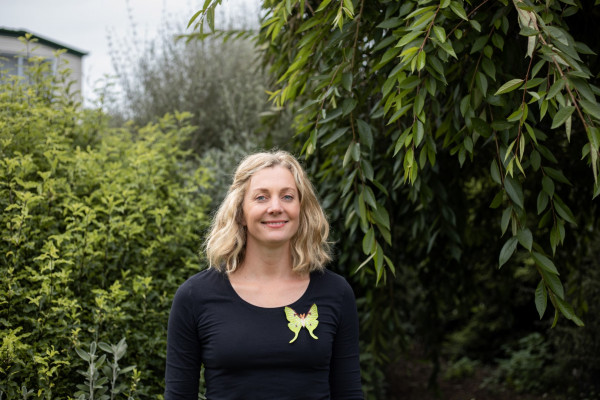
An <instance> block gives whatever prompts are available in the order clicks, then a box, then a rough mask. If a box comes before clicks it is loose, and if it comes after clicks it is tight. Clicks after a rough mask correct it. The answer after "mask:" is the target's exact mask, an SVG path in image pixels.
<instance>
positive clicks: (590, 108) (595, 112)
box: [579, 99, 600, 121]
mask: <svg viewBox="0 0 600 400" xmlns="http://www.w3.org/2000/svg"><path fill="white" fill-rule="evenodd" d="M579 103H580V104H581V106H582V107H583V111H585V112H586V113H588V114H590V115H591V116H592V117H594V118H596V119H597V120H598V121H600V105H598V103H596V102H594V103H592V102H591V101H588V100H585V99H582V100H581V101H580V102H579Z"/></svg>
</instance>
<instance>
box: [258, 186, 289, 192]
mask: <svg viewBox="0 0 600 400" xmlns="http://www.w3.org/2000/svg"><path fill="white" fill-rule="evenodd" d="M269 191H270V189H267V188H261V187H259V188H254V189H252V193H260V192H266V193H268V192H269ZM279 191H280V192H285V191H291V192H297V191H298V190H297V189H296V188H293V187H289V186H286V187H282V188H280V189H279Z"/></svg>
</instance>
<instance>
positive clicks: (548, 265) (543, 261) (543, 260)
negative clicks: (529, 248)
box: [531, 251, 559, 275]
mask: <svg viewBox="0 0 600 400" xmlns="http://www.w3.org/2000/svg"><path fill="white" fill-rule="evenodd" d="M531 255H532V256H533V260H534V261H535V263H536V264H537V265H539V266H540V268H542V269H543V270H545V271H548V272H550V273H552V274H554V275H559V273H558V270H557V269H556V266H555V265H554V263H553V262H552V260H550V259H549V258H548V257H546V256H545V255H543V254H540V253H538V252H537V251H533V252H532V253H531Z"/></svg>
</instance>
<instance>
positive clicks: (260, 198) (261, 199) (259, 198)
mask: <svg viewBox="0 0 600 400" xmlns="http://www.w3.org/2000/svg"><path fill="white" fill-rule="evenodd" d="M266 199H267V197H266V196H256V200H258V201H264V200H266Z"/></svg>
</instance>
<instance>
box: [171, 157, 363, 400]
mask: <svg viewBox="0 0 600 400" xmlns="http://www.w3.org/2000/svg"><path fill="white" fill-rule="evenodd" d="M328 234H329V225H328V223H327V220H326V218H325V215H324V214H323V210H322V209H321V206H320V205H319V203H318V201H317V198H316V196H315V193H314V191H313V188H312V185H311V184H310V182H309V180H308V178H307V177H306V174H305V172H304V171H303V169H302V168H301V166H300V164H299V163H298V161H297V160H296V159H295V158H294V157H292V156H291V155H290V154H288V153H286V152H282V151H278V152H275V153H258V154H254V155H251V156H249V157H247V158H246V159H244V160H243V161H242V162H241V163H240V165H239V166H238V168H237V170H236V173H235V175H234V179H233V183H232V185H231V187H230V188H229V191H228V194H227V196H226V198H225V200H224V201H223V203H222V204H221V206H220V208H219V210H218V211H217V213H216V215H215V218H214V220H213V224H212V228H211V231H210V234H209V236H208V238H207V241H206V254H207V258H208V260H209V262H210V268H209V269H207V270H205V271H202V272H200V273H198V274H196V275H194V276H193V277H191V278H190V279H188V280H187V281H186V282H185V283H184V284H183V285H182V286H181V287H180V288H179V290H178V291H177V293H176V294H175V298H174V300H173V306H172V309H171V313H170V316H169V328H168V336H167V341H168V345H167V370H166V391H165V399H166V400H174V399H193V400H196V399H197V398H198V380H199V373H200V367H201V365H204V378H205V381H206V396H207V398H208V399H209V400H229V399H238V400H252V399H260V400H267V399H268V400H271V399H272V400H288V399H289V400H292V399H306V400H321V399H323V400H325V399H331V400H341V399H344V400H348V399H362V398H363V395H362V390H361V384H360V369H359V361H358V355H359V351H358V317H357V313H356V304H355V300H354V294H353V292H352V289H351V288H350V286H349V285H348V283H347V282H346V281H345V280H344V278H342V277H340V276H339V275H336V274H334V273H332V272H330V271H328V270H326V269H325V268H324V266H325V263H327V262H328V261H329V259H330V257H329V252H328V250H329V247H328V243H327V236H328Z"/></svg>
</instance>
